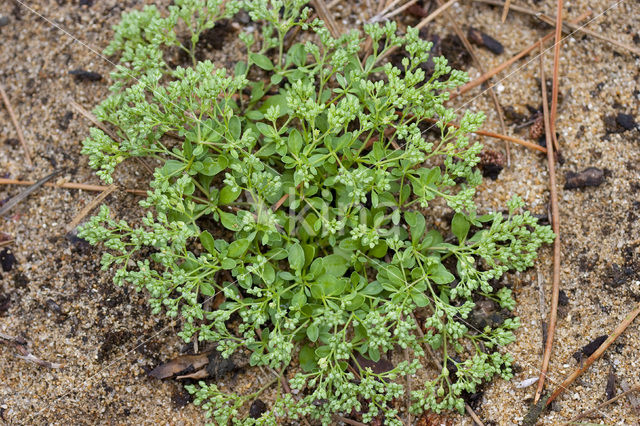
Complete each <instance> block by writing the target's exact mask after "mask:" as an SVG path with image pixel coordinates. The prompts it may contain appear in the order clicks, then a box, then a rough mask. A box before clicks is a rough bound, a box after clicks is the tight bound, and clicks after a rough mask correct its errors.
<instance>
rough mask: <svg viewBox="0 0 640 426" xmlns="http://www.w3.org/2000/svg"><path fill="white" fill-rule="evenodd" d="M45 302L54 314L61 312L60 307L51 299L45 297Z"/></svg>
mask: <svg viewBox="0 0 640 426" xmlns="http://www.w3.org/2000/svg"><path fill="white" fill-rule="evenodd" d="M45 303H46V304H47V306H48V307H49V309H51V310H52V311H53V312H55V313H56V314H62V308H61V307H60V305H58V304H57V303H56V302H55V301H54V300H53V299H47V301H46V302H45Z"/></svg>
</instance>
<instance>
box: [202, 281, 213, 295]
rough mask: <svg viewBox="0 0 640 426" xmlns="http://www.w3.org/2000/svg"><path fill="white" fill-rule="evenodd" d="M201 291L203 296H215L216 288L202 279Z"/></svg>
mask: <svg viewBox="0 0 640 426" xmlns="http://www.w3.org/2000/svg"><path fill="white" fill-rule="evenodd" d="M200 293H201V294H202V295H203V296H213V295H214V294H216V289H215V288H214V287H213V286H212V285H211V284H209V283H208V282H205V281H202V282H200Z"/></svg>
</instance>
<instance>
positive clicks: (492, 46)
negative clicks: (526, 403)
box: [467, 27, 504, 55]
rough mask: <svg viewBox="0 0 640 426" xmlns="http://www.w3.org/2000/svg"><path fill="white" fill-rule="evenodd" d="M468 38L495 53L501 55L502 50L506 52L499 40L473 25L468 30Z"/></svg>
mask: <svg viewBox="0 0 640 426" xmlns="http://www.w3.org/2000/svg"><path fill="white" fill-rule="evenodd" d="M467 38H468V39H469V41H471V42H472V43H475V44H477V45H478V46H483V47H486V48H487V49H488V50H489V51H491V52H492V53H495V54H496V55H500V54H501V53H502V52H504V47H503V46H502V44H501V43H500V42H499V41H498V40H496V39H495V38H493V37H491V36H490V35H488V34H485V33H483V32H482V31H480V30H477V29H475V28H473V27H470V28H469V31H468V32H467Z"/></svg>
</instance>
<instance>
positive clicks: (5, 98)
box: [0, 84, 33, 167]
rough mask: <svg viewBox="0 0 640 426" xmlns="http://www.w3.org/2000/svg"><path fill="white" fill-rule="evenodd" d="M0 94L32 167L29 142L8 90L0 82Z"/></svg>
mask: <svg viewBox="0 0 640 426" xmlns="http://www.w3.org/2000/svg"><path fill="white" fill-rule="evenodd" d="M0 96H2V100H3V101H4V106H5V107H6V108H7V111H8V112H9V117H10V118H11V122H13V126H14V127H15V128H16V133H17V134H18V140H19V141H20V145H22V149H23V150H24V158H25V160H27V165H28V166H29V167H31V166H33V162H32V161H31V154H30V153H29V146H28V145H27V142H26V141H25V140H24V134H23V133H22V127H20V123H18V119H17V118H16V114H15V113H14V112H13V107H12V106H11V102H9V96H7V92H5V91H4V87H2V84H0Z"/></svg>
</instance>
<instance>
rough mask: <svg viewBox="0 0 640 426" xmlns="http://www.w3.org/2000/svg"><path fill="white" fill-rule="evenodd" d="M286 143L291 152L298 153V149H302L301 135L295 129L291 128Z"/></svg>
mask: <svg viewBox="0 0 640 426" xmlns="http://www.w3.org/2000/svg"><path fill="white" fill-rule="evenodd" d="M288 145H289V150H290V151H291V153H292V154H295V155H298V154H300V150H301V149H302V136H301V135H300V132H298V130H297V129H293V130H292V131H291V133H290V134H289V141H288Z"/></svg>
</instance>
